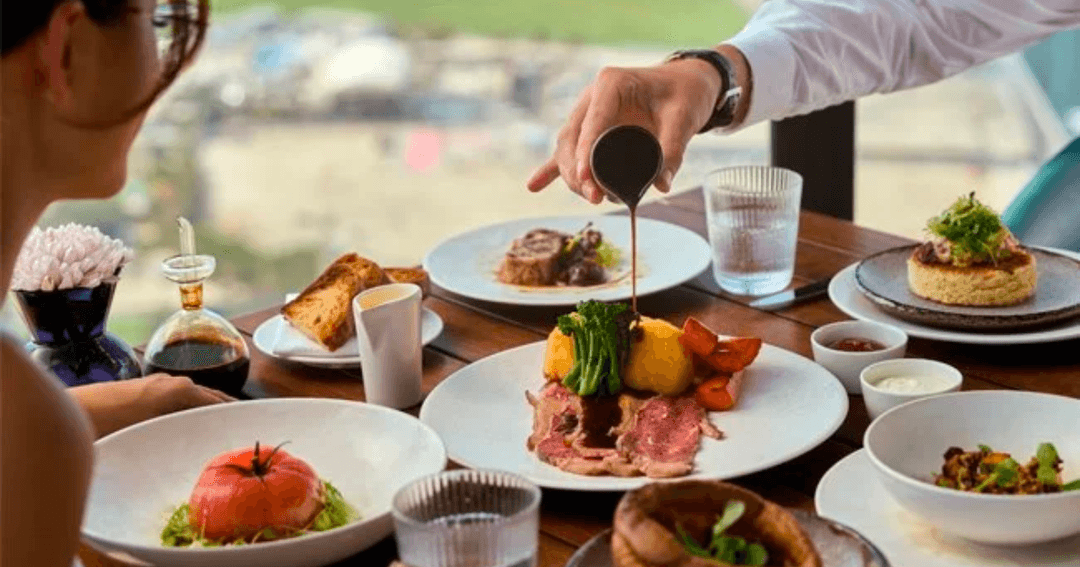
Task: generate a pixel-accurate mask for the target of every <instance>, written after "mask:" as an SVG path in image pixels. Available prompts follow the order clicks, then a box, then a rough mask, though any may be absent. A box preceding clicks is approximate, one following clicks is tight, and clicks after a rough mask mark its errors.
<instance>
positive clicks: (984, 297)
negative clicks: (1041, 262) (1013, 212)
mask: <svg viewBox="0 0 1080 567" xmlns="http://www.w3.org/2000/svg"><path fill="white" fill-rule="evenodd" d="M927 231H928V232H929V233H930V236H931V238H930V240H929V241H928V242H924V243H923V244H922V245H920V246H917V247H916V248H915V250H914V251H913V252H912V254H911V256H910V257H909V258H908V260H907V279H908V288H909V289H910V291H911V293H913V294H915V295H917V296H919V297H922V298H925V299H929V300H932V301H937V302H939V303H944V304H946V305H965V306H975V307H981V306H998V307H1000V306H1005V305H1015V304H1017V303H1021V302H1023V301H1024V300H1026V299H1028V298H1029V297H1031V296H1032V295H1034V294H1035V286H1036V283H1037V279H1038V278H1037V266H1036V264H1035V257H1034V256H1032V255H1031V254H1029V253H1028V252H1027V251H1025V250H1024V249H1023V247H1021V246H1020V243H1019V242H1017V240H1016V237H1014V236H1013V235H1012V233H1011V232H1009V229H1008V228H1006V227H1005V225H1003V224H1002V223H1001V219H999V218H998V215H997V214H996V213H994V211H992V210H990V208H989V207H987V206H986V205H984V204H982V203H980V202H979V201H977V200H976V199H975V194H974V193H972V194H970V195H968V196H966V197H961V198H960V199H959V200H957V201H956V202H955V203H954V204H953V205H952V206H951V207H949V208H948V209H947V210H945V211H944V212H943V213H941V214H940V215H938V216H936V217H934V218H932V219H930V222H929V223H927Z"/></svg>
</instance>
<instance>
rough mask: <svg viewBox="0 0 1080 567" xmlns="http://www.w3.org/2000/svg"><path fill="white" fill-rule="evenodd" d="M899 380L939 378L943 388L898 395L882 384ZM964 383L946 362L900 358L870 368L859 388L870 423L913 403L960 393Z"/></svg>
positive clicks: (860, 380) (864, 370)
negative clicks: (900, 406) (884, 414)
mask: <svg viewBox="0 0 1080 567" xmlns="http://www.w3.org/2000/svg"><path fill="white" fill-rule="evenodd" d="M898 376H925V377H933V378H936V379H937V380H938V381H939V382H940V384H939V385H938V387H936V388H932V389H931V388H926V389H923V390H921V391H918V392H894V391H890V390H884V389H882V388H881V387H879V386H878V383H879V382H881V381H882V380H884V379H886V378H892V377H898ZM963 383H964V375H963V374H960V371H959V370H957V369H956V368H953V367H952V366H949V365H948V364H945V363H944V362H938V361H936V360H928V359H925V358H898V359H896V360H883V361H881V362H875V363H874V364H871V365H870V366H867V367H866V368H864V369H863V371H862V372H860V373H859V385H860V387H861V388H862V396H863V403H864V404H866V412H867V413H868V414H870V419H871V420H875V419H877V418H878V416H880V415H881V414H883V413H885V412H887V411H889V410H891V409H892V408H894V407H896V406H898V405H900V404H906V403H908V402H910V401H912V400H917V399H919V398H926V397H929V396H938V395H941V394H947V393H949V392H956V391H958V390H959V389H960V386H962V385H963Z"/></svg>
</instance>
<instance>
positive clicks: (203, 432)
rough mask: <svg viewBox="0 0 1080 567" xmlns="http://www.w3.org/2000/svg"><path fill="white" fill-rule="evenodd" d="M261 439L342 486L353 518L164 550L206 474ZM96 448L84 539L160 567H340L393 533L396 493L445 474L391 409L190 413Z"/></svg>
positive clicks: (431, 438)
mask: <svg viewBox="0 0 1080 567" xmlns="http://www.w3.org/2000/svg"><path fill="white" fill-rule="evenodd" d="M256 440H258V441H260V443H261V444H263V445H266V446H268V447H271V446H275V445H277V444H279V443H282V442H284V441H288V442H289V444H288V445H286V446H285V447H284V448H283V450H286V451H288V452H289V453H290V454H292V455H294V456H296V457H298V458H300V459H303V460H304V461H306V462H307V463H308V464H310V465H311V466H312V468H314V469H315V472H316V473H318V475H319V476H320V477H321V478H322V479H324V480H327V481H329V482H330V483H332V484H333V485H334V486H335V487H337V489H338V490H339V491H341V494H342V496H343V497H344V498H345V500H346V501H347V502H349V503H350V504H352V505H353V507H354V508H356V509H357V510H358V511H359V512H360V514H361V517H360V519H359V520H357V521H354V522H352V523H350V524H348V525H346V526H342V527H340V528H336V529H333V530H329V531H325V532H319V533H313V534H309V535H305V536H301V537H296V538H290V539H284V540H278V541H271V542H265V543H258V544H254V545H242V546H227V547H217V548H175V547H164V546H162V545H161V539H160V535H161V530H162V528H163V527H164V526H165V523H166V520H167V519H168V516H169V513H170V512H171V511H172V510H173V509H175V507H176V506H178V505H180V504H183V503H185V502H186V501H187V499H188V496H189V495H190V492H191V489H192V488H193V487H194V486H195V481H196V479H197V478H198V475H199V473H200V472H201V471H202V468H203V465H205V464H206V462H207V461H208V460H210V459H211V458H213V457H214V456H216V455H218V454H220V453H222V452H225V451H229V450H232V449H237V448H241V447H247V446H251V445H252V444H254V443H255V441H256ZM94 449H95V462H94V476H93V482H92V485H91V488H90V497H89V501H88V503H87V508H86V514H85V517H84V521H83V527H82V532H83V536H84V537H85V538H86V539H87V540H89V541H90V542H91V543H93V544H95V545H96V546H97V547H100V548H102V549H104V550H107V551H119V552H124V553H127V554H129V555H131V556H133V557H135V558H137V559H140V560H143V561H147V562H149V563H152V564H153V565H154V566H155V567H174V566H175V567H181V566H183V567H187V566H191V567H196V566H198V567H203V566H206V565H214V566H215V567H231V566H237V567H240V566H243V567H250V566H251V565H274V566H275V567H278V566H280V567H315V566H318V565H326V564H329V563H333V562H335V561H339V560H341V559H344V558H346V557H349V556H351V555H353V554H356V553H358V552H360V551H363V550H364V549H366V548H368V547H370V546H371V545H373V544H375V543H376V542H378V541H379V540H381V539H383V538H385V537H387V536H388V535H390V534H391V533H392V531H393V521H392V518H391V516H390V501H391V498H392V497H393V495H394V493H395V492H396V491H397V489H398V488H400V487H401V486H403V485H405V484H406V483H408V482H410V481H411V480H413V479H416V478H419V477H421V476H424V475H427V474H431V473H435V472H438V471H441V470H443V468H445V466H446V450H445V449H444V447H443V444H442V441H441V440H440V439H439V437H438V436H437V435H436V434H435V432H434V431H433V430H432V429H431V428H430V427H428V426H426V425H424V424H423V423H421V422H420V420H418V419H416V418H414V417H412V416H410V415H408V414H405V413H402V412H399V411H395V410H392V409H389V408H384V407H379V406H375V405H370V404H365V403H361V402H353V401H347V400H329V399H319V398H282V399H272V400H256V401H246V402H233V403H228V404H219V405H214V406H206V407H202V408H197V409H192V410H187V411H183V412H179V413H175V414H171V415H167V416H163V417H159V418H155V419H152V420H149V421H146V422H143V423H140V424H137V425H133V426H131V427H128V428H126V429H123V430H121V431H118V432H116V433H113V434H111V435H109V436H107V437H104V438H102V439H100V440H98V441H97V442H96V443H95V444H94Z"/></svg>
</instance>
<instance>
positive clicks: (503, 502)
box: [391, 469, 540, 567]
mask: <svg viewBox="0 0 1080 567" xmlns="http://www.w3.org/2000/svg"><path fill="white" fill-rule="evenodd" d="M391 508H392V510H393V515H394V536H395V538H396V540H397V546H398V553H399V555H400V556H401V561H402V562H403V563H405V564H406V565H408V566H409V567H534V566H535V565H536V554H537V542H538V537H539V533H540V488H538V487H537V486H536V485H535V484H533V483H531V482H529V481H528V480H526V479H525V478H522V477H520V476H518V475H515V474H511V473H507V472H501V471H485V470H465V469H462V470H454V471H446V472H441V473H437V474H434V475H430V476H426V477H423V478H420V479H418V480H416V481H413V482H412V483H410V484H408V485H406V486H405V487H403V488H402V489H401V490H399V491H398V493H397V494H395V495H394V500H393V504H392V506H391Z"/></svg>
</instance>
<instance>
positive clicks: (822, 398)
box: [420, 341, 848, 491]
mask: <svg viewBox="0 0 1080 567" xmlns="http://www.w3.org/2000/svg"><path fill="white" fill-rule="evenodd" d="M545 344H546V343H545V342H543V341H541V342H536V343H532V344H528V345H524V346H521V347H518V348H515V349H511V350H507V351H504V352H501V353H498V354H494V355H492V356H489V357H487V358H484V359H482V360H479V361H477V362H474V363H473V364H470V365H469V366H466V367H465V368H462V369H461V370H458V371H457V372H455V373H454V374H453V375H451V376H450V377H449V378H447V379H446V380H444V381H443V382H442V383H440V384H439V385H438V386H436V387H435V390H434V391H432V392H431V394H429V395H428V397H427V400H426V401H425V402H424V405H423V407H421V409H420V419H421V421H423V422H424V423H426V424H428V425H430V426H431V427H432V428H433V429H434V430H435V431H436V432H438V434H439V436H440V437H441V438H442V439H443V442H444V443H445V444H446V449H447V452H448V453H449V455H450V458H451V459H453V460H455V461H457V462H458V463H461V464H462V465H465V466H468V467H472V468H489V469H501V470H506V471H510V472H514V473H518V474H520V475H523V476H525V477H527V478H529V479H530V480H532V481H533V482H535V483H536V484H538V485H540V486H544V487H548V488H558V489H565V490H590V491H620V490H631V489H634V488H638V487H640V486H642V485H644V484H646V483H648V482H650V479H648V478H645V477H631V478H624V477H615V476H585V475H577V474H572V473H568V472H564V471H562V470H559V469H558V468H556V467H553V466H551V465H548V464H545V463H543V462H541V461H540V459H538V458H537V457H536V455H535V454H533V453H532V452H531V451H529V450H528V449H527V448H526V446H525V443H526V439H528V437H529V434H530V433H531V431H532V420H533V411H532V406H530V405H529V403H528V401H527V400H526V398H525V391H526V390H529V391H531V392H534V393H535V392H538V391H539V390H540V388H541V387H542V386H543V385H544V379H543V377H542V375H541V369H542V365H543V359H544V349H545ZM745 372H746V374H745V378H744V382H743V392H742V395H741V397H740V398H739V402H738V404H737V405H736V406H735V408H734V409H733V410H730V411H726V412H712V413H710V415H709V417H710V420H711V421H712V423H713V424H715V425H716V427H717V428H719V429H720V431H721V432H722V433H723V435H724V438H723V439H721V440H716V439H711V438H705V437H703V438H702V440H701V449H700V450H699V451H698V453H697V455H696V456H695V459H694V472H693V473H692V474H691V475H690V476H687V477H680V478H679V479H677V480H682V479H686V478H710V479H726V478H733V477H737V476H742V475H745V474H750V473H753V472H756V471H760V470H763V469H766V468H769V467H772V466H774V465H777V464H780V463H782V462H785V461H788V460H790V459H793V458H795V457H797V456H799V455H801V454H803V453H805V452H806V451H809V450H810V449H812V448H813V447H815V446H817V445H818V444H819V443H821V442H822V441H824V440H825V439H827V438H828V437H829V436H830V435H832V434H833V432H835V431H836V430H837V429H838V428H839V427H840V423H841V422H843V420H844V417H845V416H846V415H847V410H848V397H847V393H845V391H844V387H843V386H842V385H841V384H840V382H839V381H838V380H837V379H836V377H834V376H833V375H832V374H830V373H829V371H828V370H825V369H824V368H823V367H821V366H819V365H817V364H816V363H815V362H813V361H811V360H809V359H806V358H803V357H802V356H799V355H797V354H795V353H792V352H788V351H786V350H783V349H780V348H777V347H774V346H771V345H767V344H765V345H762V347H761V352H760V354H759V355H758V357H757V359H756V360H755V361H754V363H753V364H751V365H750V366H749V367H747V368H746V370H745Z"/></svg>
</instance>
